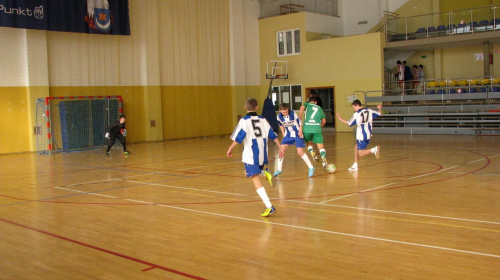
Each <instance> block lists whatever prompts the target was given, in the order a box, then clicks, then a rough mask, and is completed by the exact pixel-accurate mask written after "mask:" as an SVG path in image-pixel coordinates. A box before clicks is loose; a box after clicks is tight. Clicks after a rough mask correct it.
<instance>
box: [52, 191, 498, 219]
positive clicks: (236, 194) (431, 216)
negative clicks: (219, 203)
mask: <svg viewBox="0 0 500 280" xmlns="http://www.w3.org/2000/svg"><path fill="white" fill-rule="evenodd" d="M127 182H133V183H138V184H142V185H156V186H160V187H166V188H175V189H183V190H192V191H203V192H211V193H218V194H227V195H234V196H244V197H257V196H252V195H246V194H239V193H229V192H218V191H211V190H200V189H195V188H186V187H178V186H171V185H161V184H156V183H143V182H135V181H127ZM392 184H395V183H392ZM385 186H387V185H385ZM380 187H384V186H380ZM380 187H378V188H380ZM54 188H58V189H63V190H67V191H72V192H78V193H83V194H90V195H100V194H96V193H91V192H84V191H79V190H74V189H67V188H63V187H54ZM101 196H104V195H101ZM109 197H110V198H118V197H113V196H109ZM271 200H279V201H285V202H295V203H305V204H312V205H321V206H328V207H338V208H348V209H356V210H368V211H373V212H382V213H391V214H399V215H408V216H417V217H428V218H437V219H443V220H456V221H465V222H474V223H486V224H494V225H500V223H497V222H491V221H483V220H472V219H463V218H455V217H445V216H436V215H425V214H418V213H408V212H398V211H389V210H380V209H373V208H363V207H352V206H343V205H334V204H322V203H324V202H310V201H300V200H292V199H280V198H271ZM141 203H150V202H141ZM152 204H154V203H152Z"/></svg>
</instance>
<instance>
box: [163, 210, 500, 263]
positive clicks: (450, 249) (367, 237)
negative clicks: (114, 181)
mask: <svg viewBox="0 0 500 280" xmlns="http://www.w3.org/2000/svg"><path fill="white" fill-rule="evenodd" d="M157 205H158V206H161V207H167V208H172V209H177V210H181V211H190V212H195V213H200V214H206V215H212V216H218V217H224V218H230V219H237V220H243V221H249V222H257V223H264V224H272V225H276V226H282V227H289V228H295V229H302V230H308V231H315V232H321V233H328V234H335V235H342V236H349V237H354V238H361V239H368V240H376V241H383V242H389V243H396V244H403V245H410V246H416V247H423V248H431V249H437V250H444V251H451V252H458V253H465V254H472V255H479V256H485V257H492V258H500V255H494V254H487V253H481V252H474V251H468V250H459V249H453V248H447V247H441V246H433V245H426V244H420V243H413V242H406V241H398V240H392V239H386V238H378V237H371V236H364V235H357V234H350V233H344V232H338V231H330V230H324V229H317V228H310V227H303V226H295V225H288V224H282V223H275V222H269V221H267V220H265V221H263V220H255V219H249V218H242V217H236V216H229V215H224V214H218V213H212V212H206V211H200V210H193V209H189V208H182V207H177V206H171V205H164V204H157Z"/></svg>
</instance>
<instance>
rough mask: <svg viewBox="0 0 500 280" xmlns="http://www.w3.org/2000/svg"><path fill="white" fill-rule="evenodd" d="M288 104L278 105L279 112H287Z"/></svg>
mask: <svg viewBox="0 0 500 280" xmlns="http://www.w3.org/2000/svg"><path fill="white" fill-rule="evenodd" d="M288 108H289V107H288V104H287V103H281V104H280V110H288Z"/></svg>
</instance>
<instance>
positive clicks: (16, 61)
mask: <svg viewBox="0 0 500 280" xmlns="http://www.w3.org/2000/svg"><path fill="white" fill-rule="evenodd" d="M0 42H1V43H0V54H1V62H2V64H1V67H0V86H7V87H18V86H26V85H27V74H28V73H27V64H26V60H27V57H26V30H23V29H17V28H7V27H0Z"/></svg>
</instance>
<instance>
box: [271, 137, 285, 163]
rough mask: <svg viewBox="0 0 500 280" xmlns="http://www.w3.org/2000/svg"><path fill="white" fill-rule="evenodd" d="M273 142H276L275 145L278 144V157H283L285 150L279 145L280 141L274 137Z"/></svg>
mask: <svg viewBox="0 0 500 280" xmlns="http://www.w3.org/2000/svg"><path fill="white" fill-rule="evenodd" d="M273 141H274V143H276V146H278V149H279V151H278V155H279V158H283V157H284V156H285V150H283V147H282V146H281V143H280V141H279V140H278V138H277V137H276V138H275V139H274V140H273Z"/></svg>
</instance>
